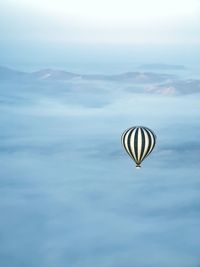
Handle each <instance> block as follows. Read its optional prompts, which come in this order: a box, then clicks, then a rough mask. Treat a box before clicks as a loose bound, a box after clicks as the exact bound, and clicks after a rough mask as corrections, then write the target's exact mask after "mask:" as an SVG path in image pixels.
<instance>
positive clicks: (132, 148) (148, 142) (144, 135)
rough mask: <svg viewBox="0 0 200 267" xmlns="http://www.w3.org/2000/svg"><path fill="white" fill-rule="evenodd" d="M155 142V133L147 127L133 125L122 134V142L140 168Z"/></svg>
mask: <svg viewBox="0 0 200 267" xmlns="http://www.w3.org/2000/svg"><path fill="white" fill-rule="evenodd" d="M155 143H156V135H155V134H154V133H153V132H152V131H151V130H150V129H149V128H147V127H143V126H135V127H131V128H129V129H127V130H126V131H125V132H124V133H123V134H122V144H123V146H124V148H125V150H126V152H127V153H128V154H129V156H130V157H131V158H132V159H133V160H134V161H135V163H136V167H137V168H140V167H141V166H140V164H141V162H142V161H143V160H144V159H145V158H146V157H147V156H148V155H149V154H150V153H151V152H152V150H153V148H154V146H155Z"/></svg>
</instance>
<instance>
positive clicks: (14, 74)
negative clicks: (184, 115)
mask: <svg viewBox="0 0 200 267" xmlns="http://www.w3.org/2000/svg"><path fill="white" fill-rule="evenodd" d="M13 78H15V79H18V78H20V79H21V78H24V79H36V80H60V81H66V80H71V79H73V80H74V79H75V80H76V79H78V80H80V79H81V80H103V81H118V82H126V81H127V82H135V83H157V82H164V81H166V80H173V79H175V78H176V76H175V75H172V74H162V73H153V72H140V71H136V72H126V73H121V74H115V75H106V74H77V73H71V72H67V71H65V70H55V69H41V70H39V71H35V72H31V73H27V72H21V71H17V70H13V69H9V68H4V67H0V79H6V80H7V79H13Z"/></svg>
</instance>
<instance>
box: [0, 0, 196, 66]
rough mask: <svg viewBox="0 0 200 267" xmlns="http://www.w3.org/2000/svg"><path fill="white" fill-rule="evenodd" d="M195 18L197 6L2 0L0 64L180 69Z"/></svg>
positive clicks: (189, 1)
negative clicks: (157, 64)
mask: <svg viewBox="0 0 200 267" xmlns="http://www.w3.org/2000/svg"><path fill="white" fill-rule="evenodd" d="M199 17H200V2H199V1H198V0H182V1H181V0H174V1H173V0H169V1H165V0H164V1H163V0H151V1H149V0H141V1H135V0H134V1H132V0H124V1H122V0H118V1H114V0H109V1H106V0H102V1H92V0H85V1H81V0H74V1H64V0H48V1H47V0H43V1H39V0H35V1H33V0H27V1H25V0H18V1H17V0H8V1H4V2H2V3H1V8H0V32H1V34H0V41H1V42H0V43H1V44H0V49H1V51H3V53H1V57H0V61H1V62H2V64H4V65H5V64H7V65H9V63H12V64H14V63H18V65H20V64H19V63H21V65H23V63H29V64H30V65H31V64H32V65H33V64H37V65H39V64H42V63H46V64H47V65H48V64H49V65H53V63H54V64H55V63H56V62H57V63H58V65H59V64H61V63H66V62H70V63H74V62H79V63H80V61H85V62H87V61H88V62H89V61H93V62H94V61H102V58H103V61H106V62H107V63H108V62H109V61H115V60H114V58H116V57H118V58H121V59H120V60H121V61H123V59H125V61H128V59H129V58H131V60H133V59H134V60H135V61H139V59H142V57H144V58H147V60H146V61H150V62H152V61H153V60H156V61H159V59H160V60H161V61H167V60H168V58H169V60H173V58H176V59H177V61H178V60H179V61H180V63H182V62H181V61H184V60H183V59H182V58H183V56H186V57H187V60H188V61H191V62H189V64H193V63H194V62H193V61H195V60H196V61H198V60H199V59H197V51H198V47H199V44H200V28H199ZM178 54H179V56H177V55H178ZM188 54H192V56H191V55H188ZM162 57H163V59H162ZM191 58H192V59H191ZM120 60H118V61H119V62H120ZM187 60H185V61H187ZM183 63H184V62H183ZM12 64H11V65H12ZM63 65H64V64H63Z"/></svg>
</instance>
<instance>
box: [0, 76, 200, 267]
mask: <svg viewBox="0 0 200 267" xmlns="http://www.w3.org/2000/svg"><path fill="white" fill-rule="evenodd" d="M142 86H143V87H144V86H145V87H148V86H149V85H148V84H147V85H142ZM140 88H141V85H136V84H130V83H128V84H127V83H126V84H125V83H116V82H107V81H82V80H80V81H79V80H74V81H67V82H60V81H42V80H40V81H34V82H30V81H28V82H22V81H18V82H16V81H12V80H9V81H1V89H0V94H1V107H0V108H1V115H0V121H1V138H0V173H1V175H0V177H1V179H0V210H1V221H0V229H1V230H0V236H1V242H0V258H1V264H2V266H4V267H11V266H20V267H23V266H24V267H25V266H30V267H35V266H37V267H40V266H41V267H45V266H47V267H51V266H52V267H54V266H57V267H63V266H70V267H85V266H87V267H93V266H96V267H100V266H101V267H132V266H138V267H151V266H152V267H160V266H164V267H165V266H166V267H179V266H180V267H183V266H186V267H191V266H194V267H197V266H199V264H200V262H199V246H200V240H199V237H198V232H199V220H200V213H199V211H200V206H199V203H200V197H199V188H200V182H199V160H200V158H199V155H200V154H199V152H200V141H199V131H200V126H199V119H200V113H199V93H195V94H189V95H184V94H183V95H162V94H156V93H152V94H151V93H147V92H146V93H141V92H140ZM134 125H145V126H147V127H149V128H151V129H153V130H154V132H155V133H156V135H157V144H156V147H155V150H154V152H153V153H152V154H151V155H150V156H149V157H148V158H147V159H146V160H145V161H144V163H143V165H142V168H141V170H139V171H138V170H136V169H135V164H134V162H133V161H132V160H131V159H130V158H129V157H128V155H127V154H126V153H125V151H124V150H123V147H122V145H121V141H120V138H121V134H122V132H123V131H124V130H125V129H126V128H128V127H131V126H134Z"/></svg>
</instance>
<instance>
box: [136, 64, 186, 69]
mask: <svg viewBox="0 0 200 267" xmlns="http://www.w3.org/2000/svg"><path fill="white" fill-rule="evenodd" d="M139 68H140V69H147V70H186V67H185V66H184V65H171V64H163V63H153V64H144V65H141V66H140V67H139Z"/></svg>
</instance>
